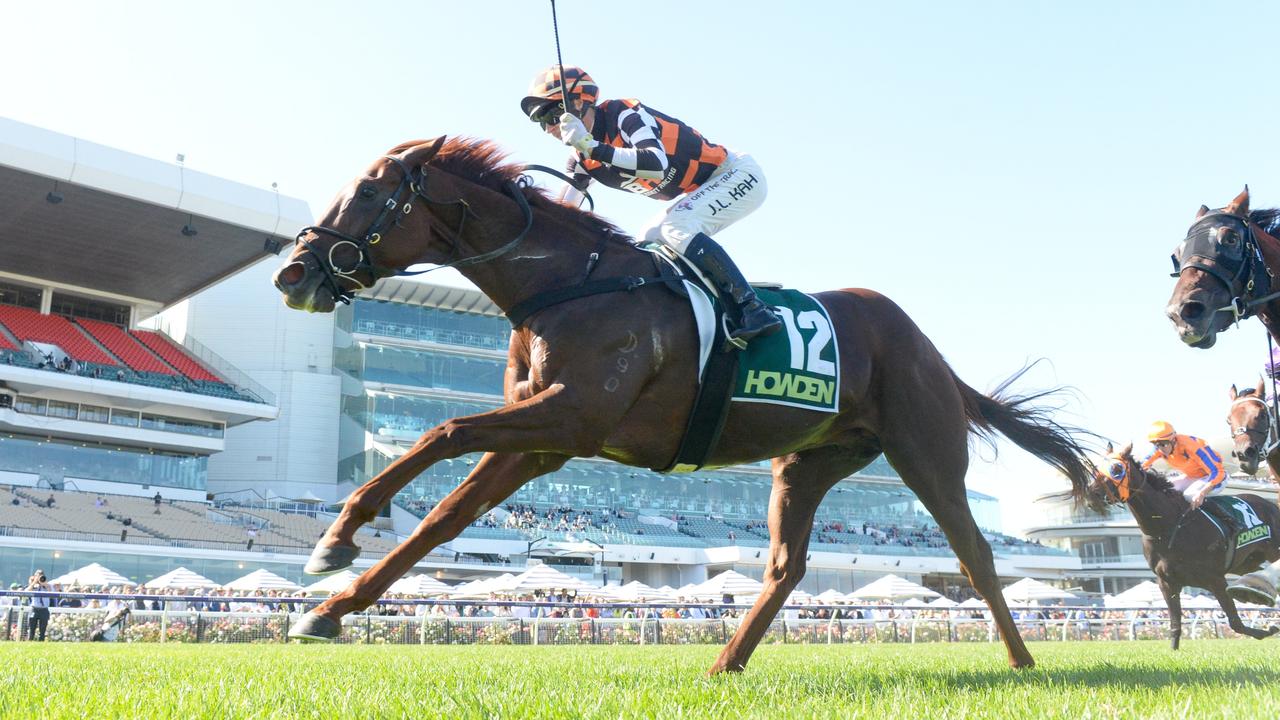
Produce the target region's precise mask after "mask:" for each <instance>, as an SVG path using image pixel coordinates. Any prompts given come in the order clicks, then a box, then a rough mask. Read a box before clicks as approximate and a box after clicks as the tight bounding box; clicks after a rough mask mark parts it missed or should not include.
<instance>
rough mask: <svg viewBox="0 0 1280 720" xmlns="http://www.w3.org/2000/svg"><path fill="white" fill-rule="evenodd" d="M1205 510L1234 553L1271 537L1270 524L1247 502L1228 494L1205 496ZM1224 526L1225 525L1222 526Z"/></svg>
mask: <svg viewBox="0 0 1280 720" xmlns="http://www.w3.org/2000/svg"><path fill="white" fill-rule="evenodd" d="M1204 503H1205V506H1206V507H1205V510H1208V511H1209V512H1208V513H1207V515H1208V518H1209V520H1210V521H1212V522H1213V524H1214V525H1217V526H1218V530H1220V531H1221V532H1222V536H1223V537H1225V538H1227V546H1228V547H1229V548H1230V549H1231V550H1233V551H1234V552H1236V553H1239V551H1240V550H1241V549H1242V548H1244V547H1246V546H1248V545H1252V544H1254V543H1258V542H1265V541H1267V540H1270V539H1271V526H1270V525H1267V524H1266V523H1265V522H1263V521H1262V518H1260V517H1258V514H1257V513H1256V512H1254V510H1253V508H1252V507H1251V506H1250V505H1249V503H1247V502H1245V501H1244V500H1241V499H1240V498H1237V497H1232V496H1230V495H1218V496H1216V497H1210V498H1206V499H1205V501H1204ZM1224 526H1225V527H1224Z"/></svg>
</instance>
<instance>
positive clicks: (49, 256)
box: [0, 118, 311, 305]
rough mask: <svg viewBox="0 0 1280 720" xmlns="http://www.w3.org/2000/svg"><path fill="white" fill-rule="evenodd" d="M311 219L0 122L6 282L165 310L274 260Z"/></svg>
mask: <svg viewBox="0 0 1280 720" xmlns="http://www.w3.org/2000/svg"><path fill="white" fill-rule="evenodd" d="M58 198H60V199H58ZM55 199H58V200H57V202H54V201H53V200H55ZM310 218H311V212H310V210H309V209H308V208H307V205H306V203H305V202H303V201H302V200H298V199H296V198H290V197H285V196H282V195H280V194H278V193H276V192H273V191H271V190H264V189H259V188H254V187H250V186H248V185H244V184H241V183H238V182H234V181H231V180H226V179H222V178H217V177H213V176H211V175H206V174H204V173H200V172H195V171H193V170H190V169H187V168H185V167H182V166H181V165H175V164H171V163H165V162H161V161H159V160H153V159H150V158H145V157H142V156H140V155H134V154H132V153H127V152H124V151H122V150H117V149H114V148H109V147H106V146H103V145H98V144H96V143H92V142H88V141H86V140H81V139H79V138H75V137H72V136H70V135H63V134H60V133H55V132H52V131H49V130H45V129H42V128H38V127H35V126H32V125H26V124H24V123H20V122H17V121H14V120H10V119H7V118H0V268H2V269H3V270H4V271H5V272H6V273H7V274H14V275H18V276H28V277H31V278H36V279H39V280H43V281H47V282H50V283H54V284H61V285H67V286H72V287H78V288H84V289H87V290H95V291H100V292H109V293H112V294H115V295H119V296H124V297H128V298H134V299H137V300H142V301H146V302H151V303H158V304H160V305H170V304H172V303H174V302H177V301H179V300H181V299H183V298H185V297H187V296H189V295H192V294H193V293H195V292H197V291H198V290H201V289H203V288H205V287H207V286H209V285H211V284H213V283H215V282H217V281H218V280H221V279H222V278H224V277H226V276H228V275H231V274H233V273H235V272H237V271H239V270H241V269H243V268H245V267H248V266H249V265H251V264H253V263H255V262H257V261H259V260H261V259H262V258H263V257H265V256H267V255H274V254H275V253H274V252H272V250H271V249H272V247H278V245H276V243H280V244H287V243H288V242H289V241H291V240H292V238H293V236H294V234H295V232H296V231H297V230H298V228H300V227H303V226H305V225H307V224H310V222H311V219H310ZM187 225H191V226H193V227H194V228H195V229H196V231H197V234H196V235H194V236H186V235H184V234H183V232H182V231H183V228H184V226H187Z"/></svg>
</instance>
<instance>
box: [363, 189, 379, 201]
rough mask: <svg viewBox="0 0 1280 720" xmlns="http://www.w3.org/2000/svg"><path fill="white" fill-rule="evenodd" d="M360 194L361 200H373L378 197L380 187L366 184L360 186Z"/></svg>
mask: <svg viewBox="0 0 1280 720" xmlns="http://www.w3.org/2000/svg"><path fill="white" fill-rule="evenodd" d="M359 194H360V199H361V200H372V199H374V198H376V197H378V188H376V187H374V186H372V185H365V186H362V187H361V188H360V193H359Z"/></svg>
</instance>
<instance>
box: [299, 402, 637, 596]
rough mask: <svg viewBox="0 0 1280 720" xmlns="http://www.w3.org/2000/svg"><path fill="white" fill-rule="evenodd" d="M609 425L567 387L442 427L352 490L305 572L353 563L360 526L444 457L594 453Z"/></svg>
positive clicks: (329, 570)
mask: <svg viewBox="0 0 1280 720" xmlns="http://www.w3.org/2000/svg"><path fill="white" fill-rule="evenodd" d="M609 419H610V420H613V419H614V418H609ZM609 427H610V426H609V425H608V422H607V421H604V420H601V419H600V418H597V417H589V416H588V415H587V414H586V413H583V412H581V411H580V409H579V408H577V407H576V406H575V404H574V402H573V401H572V400H571V399H570V397H569V396H568V393H566V392H565V390H564V386H562V385H554V386H552V387H551V388H549V389H547V390H545V391H543V392H541V393H539V394H537V395H535V396H533V397H531V398H529V399H527V400H523V401H521V402H518V403H514V404H511V405H507V406H505V407H501V408H498V409H497V410H491V411H489V412H486V413H480V414H478V415H468V416H466V417H461V418H455V419H453V420H449V421H447V422H445V423H443V424H441V425H438V426H436V427H434V428H432V429H431V430H428V431H427V432H426V433H425V434H424V435H423V436H422V437H421V438H420V439H419V440H418V442H417V443H416V444H415V445H414V446H413V447H412V448H410V449H409V451H408V452H406V453H405V454H404V455H402V456H401V457H400V458H399V459H398V460H396V461H395V462H393V463H391V464H390V465H388V466H387V469H386V470H383V471H382V472H381V473H378V475H377V476H376V477H374V478H373V479H371V480H369V481H368V482H366V483H365V484H364V485H361V486H360V488H359V489H357V490H356V491H355V492H353V493H351V496H350V497H349V498H347V502H346V503H345V504H344V505H343V508H342V512H341V513H340V514H339V515H338V518H337V519H336V520H334V522H333V524H332V525H331V526H330V527H329V530H328V531H327V532H326V533H325V535H324V537H322V538H321V539H320V541H319V543H317V544H316V548H315V550H314V551H313V552H312V554H311V560H310V562H308V563H307V567H306V572H308V573H312V574H323V573H332V572H337V571H338V570H341V569H343V568H345V567H349V566H350V565H351V563H352V561H354V560H355V558H356V556H357V555H358V554H359V549H358V548H357V547H356V545H355V533H356V530H358V529H359V528H360V526H362V525H364V524H365V523H367V522H369V521H370V520H372V519H373V518H374V517H375V516H376V515H377V514H378V512H379V511H380V510H381V509H382V508H383V507H384V506H386V504H387V503H388V502H390V501H391V498H393V497H394V496H395V494H396V493H398V492H400V490H401V489H403V488H404V486H405V485H408V484H409V482H410V481H411V480H413V479H414V478H415V477H417V476H418V475H419V474H420V473H421V472H422V471H424V470H426V469H427V468H429V467H431V466H432V465H434V464H436V463H437V462H440V461H441V460H448V459H450V458H455V457H458V456H459V455H465V454H466V453H470V452H478V451H489V452H498V453H523V452H550V453H552V454H560V455H570V456H581V455H587V456H590V455H595V454H596V451H597V450H598V449H599V445H600V443H602V442H603V438H604V435H605V434H606V432H607V430H608V428H609Z"/></svg>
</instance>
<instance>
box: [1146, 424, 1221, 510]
mask: <svg viewBox="0 0 1280 720" xmlns="http://www.w3.org/2000/svg"><path fill="white" fill-rule="evenodd" d="M1147 440H1150V441H1151V444H1152V445H1155V450H1152V451H1151V454H1150V455H1148V456H1147V458H1146V459H1145V460H1143V461H1142V469H1143V470H1146V469H1149V468H1150V467H1151V466H1152V465H1153V464H1155V462H1156V461H1157V460H1164V461H1165V462H1166V463H1168V464H1169V466H1170V467H1172V468H1173V469H1174V470H1177V471H1179V472H1181V473H1182V477H1171V478H1169V483H1170V484H1171V485H1173V488H1174V489H1175V490H1177V491H1179V492H1181V493H1182V496H1183V497H1184V498H1186V499H1187V501H1188V502H1190V503H1191V508H1192V509H1195V508H1198V507H1200V505H1201V504H1202V503H1203V502H1204V499H1205V498H1206V497H1208V496H1209V495H1213V494H1216V493H1219V492H1221V491H1222V488H1223V484H1222V483H1223V481H1224V480H1226V479H1227V473H1226V471H1225V469H1224V468H1223V466H1222V458H1221V457H1220V456H1219V455H1218V453H1216V452H1214V451H1213V448H1211V447H1209V445H1208V443H1206V442H1205V441H1203V440H1201V439H1200V438H1198V437H1195V436H1193V435H1180V434H1178V433H1176V432H1174V430H1173V426H1172V425H1170V424H1169V423H1167V422H1165V421H1163V420H1158V421H1156V422H1155V423H1154V424H1152V426H1151V432H1150V433H1148V435H1147Z"/></svg>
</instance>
